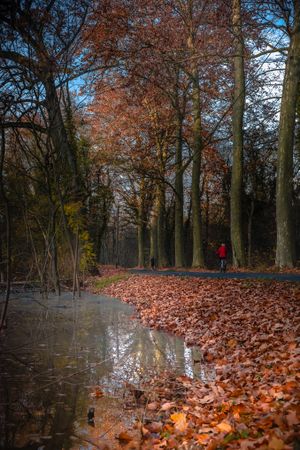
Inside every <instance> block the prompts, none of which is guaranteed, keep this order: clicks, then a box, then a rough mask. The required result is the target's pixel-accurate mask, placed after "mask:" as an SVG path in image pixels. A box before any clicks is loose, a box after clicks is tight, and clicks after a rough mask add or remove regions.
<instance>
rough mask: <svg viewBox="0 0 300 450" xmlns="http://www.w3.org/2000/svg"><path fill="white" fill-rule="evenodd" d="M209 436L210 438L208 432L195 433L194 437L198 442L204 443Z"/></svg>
mask: <svg viewBox="0 0 300 450" xmlns="http://www.w3.org/2000/svg"><path fill="white" fill-rule="evenodd" d="M209 438H210V435H209V434H197V435H196V439H197V441H198V442H199V444H206V443H207V441H208V439H209Z"/></svg>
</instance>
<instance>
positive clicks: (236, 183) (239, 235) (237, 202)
mask: <svg viewBox="0 0 300 450" xmlns="http://www.w3.org/2000/svg"><path fill="white" fill-rule="evenodd" d="M232 6H233V13H232V25H233V33H234V40H235V53H236V54H235V56H234V58H233V62H234V96H233V117H232V135H233V161H232V175H231V198H230V211H231V218H230V221H231V224H230V225H231V246H232V255H233V265H234V266H236V267H242V266H244V265H245V249H244V242H243V230H242V189H243V145H244V143H243V118H244V109H245V75H244V56H243V54H244V42H243V35H242V23H241V1H240V0H233V3H232Z"/></svg>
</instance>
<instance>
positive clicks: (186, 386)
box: [88, 269, 300, 450]
mask: <svg viewBox="0 0 300 450" xmlns="http://www.w3.org/2000/svg"><path fill="white" fill-rule="evenodd" d="M101 272H102V274H103V275H104V277H105V276H107V275H108V276H110V277H111V276H113V275H114V273H113V269H111V271H109V270H108V272H106V274H105V273H104V272H103V270H101ZM118 275H119V277H120V278H119V280H117V281H116V282H113V284H111V285H110V286H107V287H105V288H101V289H99V288H97V287H96V286H97V282H96V281H97V278H93V279H90V280H89V281H88V289H89V290H91V291H93V292H94V293H99V292H101V293H102V294H106V295H109V296H112V297H115V298H119V299H121V300H123V301H125V302H127V303H130V304H132V305H134V306H135V308H136V311H137V314H138V317H139V319H140V320H141V321H142V323H143V324H145V326H148V327H152V328H156V329H161V330H164V331H168V332H171V333H174V334H176V335H178V336H182V337H183V338H184V339H185V341H186V342H187V343H188V344H190V345H196V346H199V347H200V348H201V350H202V357H201V363H202V367H203V374H204V375H203V379H191V378H189V377H187V376H176V375H174V374H170V373H169V374H167V373H165V374H160V375H159V377H157V379H153V380H152V381H151V383H150V386H149V385H148V386H144V389H145V391H147V392H149V391H151V394H150V395H148V397H147V403H146V405H145V410H146V417H147V420H146V421H145V422H144V423H143V424H142V425H141V427H142V434H143V444H142V448H143V449H177V448H178V449H180V448H182V449H202V448H205V449H209V450H217V449H218V450H223V449H226V448H232V449H242V450H246V449H255V448H260V449H270V450H284V449H294V450H295V449H299V448H300V447H299V446H300V407H299V405H300V402H299V400H300V384H299V381H300V380H299V378H300V375H299V367H300V338H299V336H300V333H299V331H300V284H299V283H292V282H284V281H280V282H279V281H274V280H236V279H200V278H190V277H189V278H181V277H168V276H164V277H160V276H155V275H153V276H150V275H146V276H143V275H131V276H128V274H123V275H124V277H123V275H122V271H121V270H120V271H119V272H118ZM122 277H123V278H122ZM100 279H101V278H100ZM206 375H207V376H206ZM128 445H129V446H128V448H134V447H130V443H129V444H128Z"/></svg>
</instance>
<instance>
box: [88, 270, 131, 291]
mask: <svg viewBox="0 0 300 450" xmlns="http://www.w3.org/2000/svg"><path fill="white" fill-rule="evenodd" d="M131 276H132V275H131V274H128V273H125V272H124V273H116V274H115V275H110V276H109V277H101V278H98V279H97V280H96V281H95V282H94V287H95V288H96V289H99V290H102V289H105V288H106V287H108V286H110V285H111V284H114V283H117V282H118V281H123V280H128V278H129V277H131Z"/></svg>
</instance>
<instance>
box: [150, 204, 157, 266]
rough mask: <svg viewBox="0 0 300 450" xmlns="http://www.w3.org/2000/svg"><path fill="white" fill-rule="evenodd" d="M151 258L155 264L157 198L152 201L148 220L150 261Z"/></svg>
mask: <svg viewBox="0 0 300 450" xmlns="http://www.w3.org/2000/svg"><path fill="white" fill-rule="evenodd" d="M152 258H154V260H155V264H157V198H155V200H154V206H153V209H152V213H151V219H150V260H151V259H152Z"/></svg>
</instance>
